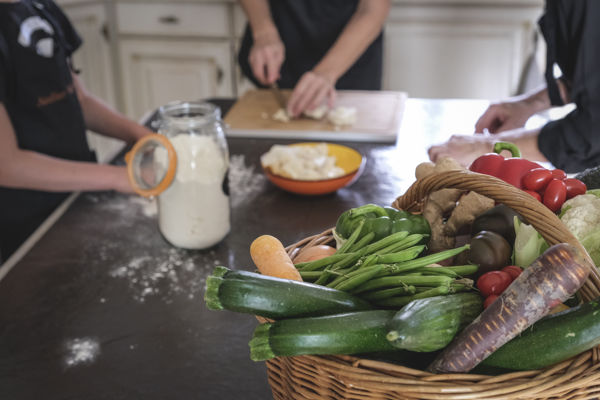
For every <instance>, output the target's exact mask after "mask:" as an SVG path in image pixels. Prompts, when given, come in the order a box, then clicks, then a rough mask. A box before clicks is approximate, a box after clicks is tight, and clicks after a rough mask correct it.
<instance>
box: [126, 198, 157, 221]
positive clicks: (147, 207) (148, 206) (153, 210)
mask: <svg viewBox="0 0 600 400" xmlns="http://www.w3.org/2000/svg"><path fill="white" fill-rule="evenodd" d="M129 202H130V203H132V204H135V205H138V206H139V207H140V209H141V211H142V214H144V215H145V216H146V217H148V218H151V217H155V216H156V214H157V213H158V207H157V206H156V199H155V198H152V199H147V198H145V197H141V196H135V195H132V196H131V197H130V198H129Z"/></svg>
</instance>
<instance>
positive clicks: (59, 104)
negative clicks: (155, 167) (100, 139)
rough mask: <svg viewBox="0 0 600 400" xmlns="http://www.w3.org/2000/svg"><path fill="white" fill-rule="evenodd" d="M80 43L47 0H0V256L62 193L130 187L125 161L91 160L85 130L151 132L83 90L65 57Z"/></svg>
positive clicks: (128, 136) (132, 136)
mask: <svg viewBox="0 0 600 400" xmlns="http://www.w3.org/2000/svg"><path fill="white" fill-rule="evenodd" d="M80 45H81V39H80V38H79V36H78V35H77V33H76V32H75V30H74V28H73V26H72V25H71V24H70V22H69V20H68V19H67V17H66V16H65V15H64V14H63V13H62V12H61V10H60V9H59V8H58V7H57V6H56V4H54V2H53V1H51V0H20V1H14V0H13V1H10V0H8V1H7V0H0V262H2V261H4V260H6V259H7V257H8V256H9V255H10V254H11V253H12V252H13V251H14V250H15V249H16V248H17V247H18V246H19V245H20V244H21V242H23V241H24V240H25V238H26V237H27V236H28V235H30V234H31V233H32V232H33V230H34V229H35V228H36V227H37V226H38V225H39V224H40V223H41V222H42V221H43V220H44V219H45V218H46V217H47V216H48V215H49V214H50V213H51V212H52V211H53V210H54V208H56V206H57V205H58V204H60V202H61V201H63V200H64V199H65V198H66V196H67V194H68V193H67V192H70V191H75V190H109V189H112V190H118V191H121V192H126V193H130V192H133V190H132V188H131V186H130V184H129V181H128V178H127V172H126V169H125V167H118V166H112V165H99V164H97V163H95V157H94V155H93V153H91V152H90V150H89V147H88V144H87V141H86V136H85V131H86V128H88V129H91V130H94V131H96V132H98V133H100V134H105V135H108V136H112V137H115V138H119V139H123V140H126V141H135V140H137V139H138V138H140V137H142V136H144V135H146V134H148V133H151V132H150V131H149V130H147V129H146V128H144V127H143V126H141V125H139V124H137V123H134V122H133V121H130V120H127V119H126V118H124V117H123V116H121V115H120V114H118V113H116V112H115V111H113V110H111V109H109V108H108V107H107V106H106V105H104V104H103V103H102V102H101V101H100V100H98V99H97V98H96V97H94V96H93V95H92V94H90V93H88V92H87V91H86V90H85V88H84V87H83V86H82V84H81V82H80V80H79V79H78V77H77V75H76V74H75V73H74V72H73V68H72V67H71V62H70V59H71V55H72V53H73V52H74V51H75V50H76V49H77V48H78V47H79V46H80Z"/></svg>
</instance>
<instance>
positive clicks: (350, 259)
mask: <svg viewBox="0 0 600 400" xmlns="http://www.w3.org/2000/svg"><path fill="white" fill-rule="evenodd" d="M362 256H363V255H362V252H360V251H357V252H354V253H346V257H345V258H342V259H341V260H339V261H338V262H336V263H334V264H333V265H332V266H331V268H332V269H334V270H337V269H341V268H345V267H349V266H351V265H352V264H354V263H355V262H357V261H358V260H359V259H360V258H361V257H362Z"/></svg>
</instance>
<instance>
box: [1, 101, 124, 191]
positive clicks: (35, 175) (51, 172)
mask: <svg viewBox="0 0 600 400" xmlns="http://www.w3.org/2000/svg"><path fill="white" fill-rule="evenodd" d="M0 186H5V187H11V188H21V189H35V190H43V191H48V192H70V191H78V190H118V191H120V192H124V193H132V192H133V189H132V188H131V185H130V184H129V180H128V177H127V170H126V169H125V167H117V166H113V165H101V164H96V163H92V162H80V161H68V160H63V159H60V158H56V157H50V156H47V155H44V154H41V153H37V152H34V151H29V150H22V149H20V148H19V146H18V144H17V139H16V136H15V132H14V129H13V126H12V123H11V121H10V118H9V117H8V113H7V112H6V108H5V107H4V104H2V103H0Z"/></svg>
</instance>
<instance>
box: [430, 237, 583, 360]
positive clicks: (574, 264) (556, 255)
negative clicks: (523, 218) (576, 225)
mask: <svg viewBox="0 0 600 400" xmlns="http://www.w3.org/2000/svg"><path fill="white" fill-rule="evenodd" d="M592 268H594V266H593V265H592V264H591V263H590V261H589V260H588V258H586V257H584V255H583V254H582V253H581V251H580V250H579V249H577V248H576V247H574V246H572V245H570V244H566V243H560V244H557V245H554V246H552V247H550V248H549V249H548V250H546V251H545V252H544V253H543V254H542V255H541V256H540V257H538V258H537V260H535V261H534V262H533V263H532V264H531V265H530V266H529V267H528V268H526V269H525V270H524V271H523V273H522V274H521V275H519V276H518V277H517V278H516V279H515V280H514V281H513V283H512V284H511V285H510V286H509V287H508V288H507V289H506V290H505V291H504V292H502V294H501V295H500V297H498V299H496V301H494V302H493V303H492V304H490V306H489V307H488V308H486V309H485V310H484V311H483V312H482V313H481V314H480V315H479V316H478V317H477V318H476V319H475V320H474V321H473V322H472V323H471V324H470V325H469V326H467V327H466V328H465V329H464V330H463V331H462V332H461V333H460V334H459V335H458V336H457V337H456V338H455V339H454V341H453V342H452V343H450V345H448V347H446V348H445V349H444V351H443V352H442V353H441V354H440V355H439V356H438V357H437V358H436V359H435V360H434V361H433V363H432V364H431V365H430V366H429V370H431V371H432V372H468V371H470V370H471V369H472V368H474V367H475V366H476V365H477V364H479V363H480V362H481V361H483V360H484V359H485V358H486V357H487V356H489V355H490V354H492V353H493V352H494V351H496V349H498V348H499V347H500V346H502V345H503V344H504V343H506V342H508V341H509V340H511V339H512V338H514V337H515V336H517V335H518V334H519V333H520V332H521V331H523V330H524V329H526V328H527V327H529V326H530V325H531V324H533V323H534V322H536V321H537V320H539V319H540V318H542V317H543V316H544V315H546V314H548V312H549V311H550V310H551V309H552V308H553V307H555V306H556V305H557V304H559V303H562V302H563V301H565V300H566V299H568V298H569V297H570V296H571V295H573V294H574V293H575V292H576V291H577V290H578V289H579V288H580V287H581V285H583V283H584V282H585V280H586V279H587V276H588V274H589V273H590V271H591V269H592Z"/></svg>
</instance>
